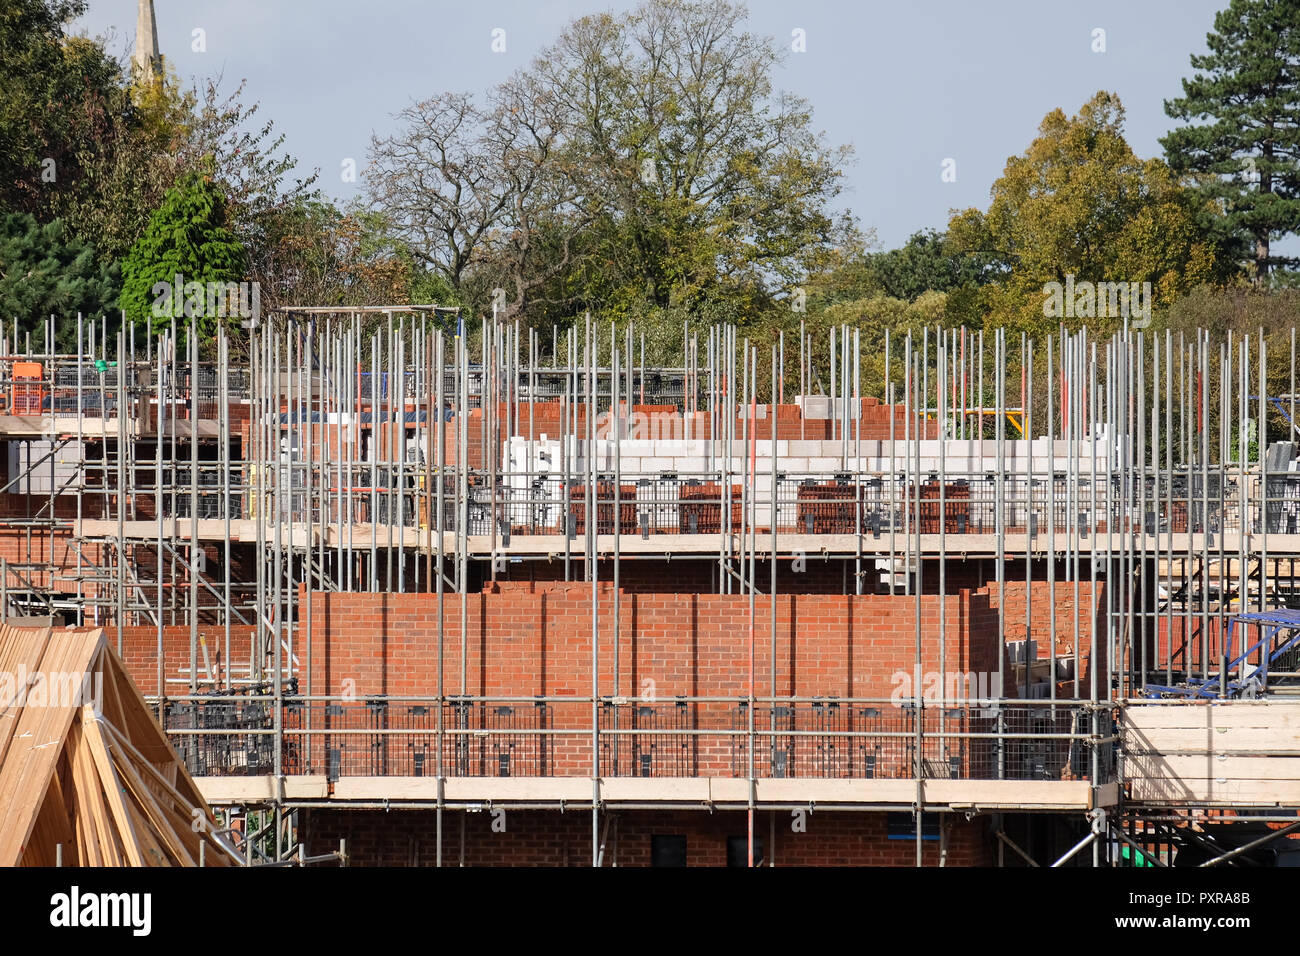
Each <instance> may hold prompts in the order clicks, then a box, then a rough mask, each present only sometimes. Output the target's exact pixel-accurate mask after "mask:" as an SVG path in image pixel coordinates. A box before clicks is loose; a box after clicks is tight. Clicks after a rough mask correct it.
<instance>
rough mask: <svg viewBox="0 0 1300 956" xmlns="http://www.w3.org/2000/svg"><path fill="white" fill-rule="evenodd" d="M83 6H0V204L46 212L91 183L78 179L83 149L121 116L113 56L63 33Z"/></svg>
mask: <svg viewBox="0 0 1300 956" xmlns="http://www.w3.org/2000/svg"><path fill="white" fill-rule="evenodd" d="M85 6H86V5H85V3H84V2H81V0H6V3H5V4H4V5H3V6H2V7H0V210H18V211H22V212H30V213H32V214H33V215H35V216H36V217H37V219H38V221H48V220H49V219H51V218H53V217H54V216H55V215H56V214H57V209H56V200H57V198H58V197H59V196H60V195H61V194H63V193H65V192H67V191H69V190H78V189H93V188H94V187H93V184H89V183H86V182H85V174H86V166H87V157H88V155H90V154H91V153H93V152H94V151H95V150H96V149H97V146H96V144H97V143H98V142H99V141H100V140H101V139H102V138H103V137H104V136H105V135H106V133H107V132H108V131H110V130H112V129H114V128H116V127H118V126H120V125H121V124H124V123H127V122H129V117H130V114H131V102H130V97H129V95H128V94H127V91H126V89H125V88H124V86H123V84H122V75H121V70H120V69H119V67H118V65H117V63H116V61H115V60H113V59H112V58H111V57H109V56H108V55H106V54H105V52H104V50H103V47H102V46H100V45H99V44H97V43H94V42H92V41H89V40H86V39H83V38H78V37H73V38H68V37H65V36H64V34H63V27H64V24H66V23H67V22H69V21H70V20H72V19H73V18H75V17H76V16H78V15H80V14H81V13H82V12H84V10H85ZM83 238H84V237H83Z"/></svg>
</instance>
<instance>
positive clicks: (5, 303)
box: [0, 213, 120, 349]
mask: <svg viewBox="0 0 1300 956" xmlns="http://www.w3.org/2000/svg"><path fill="white" fill-rule="evenodd" d="M119 287H120V285H119V282H118V272H117V267H116V266H113V265H106V264H103V263H100V262H97V261H96V255H95V249H94V247H93V246H91V245H89V244H87V243H85V242H82V241H80V240H79V239H77V238H76V237H74V236H72V235H70V234H69V232H68V230H67V228H66V227H65V226H64V224H63V223H62V222H60V221H59V220H57V219H56V220H55V221H54V222H50V223H46V224H45V225H39V224H38V223H37V222H36V219H35V218H34V217H32V216H31V215H30V214H28V213H8V214H6V215H4V216H0V316H3V317H4V318H5V320H7V321H8V320H12V319H14V318H16V319H17V320H18V328H19V331H20V332H21V331H26V332H36V333H39V332H40V330H41V329H42V328H43V324H44V322H45V321H46V319H47V318H48V317H49V316H51V315H54V316H56V317H58V318H59V319H67V318H71V317H75V316H76V314H77V313H78V312H80V313H82V314H83V315H84V316H85V317H86V318H87V319H94V320H102V318H103V317H104V316H111V317H112V319H113V320H115V319H116V315H115V314H114V313H116V302H117V296H118V290H119ZM114 324H115V322H114ZM56 328H57V335H58V347H59V348H61V349H70V348H71V347H73V346H74V345H75V343H76V326H75V323H69V322H66V321H61V322H59V323H58V324H57V326H56Z"/></svg>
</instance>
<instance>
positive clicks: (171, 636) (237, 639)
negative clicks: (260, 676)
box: [104, 624, 253, 696]
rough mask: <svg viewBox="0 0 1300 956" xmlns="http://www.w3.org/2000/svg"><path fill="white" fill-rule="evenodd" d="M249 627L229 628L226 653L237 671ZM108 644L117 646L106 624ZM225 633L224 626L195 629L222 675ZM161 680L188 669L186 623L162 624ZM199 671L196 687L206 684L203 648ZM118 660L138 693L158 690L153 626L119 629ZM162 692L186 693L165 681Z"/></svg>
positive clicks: (180, 686)
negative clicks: (234, 662)
mask: <svg viewBox="0 0 1300 956" xmlns="http://www.w3.org/2000/svg"><path fill="white" fill-rule="evenodd" d="M252 630H253V629H252V628H251V627H245V626H232V627H231V628H230V656H231V658H232V659H233V660H234V661H236V662H237V665H236V666H238V667H239V668H240V669H241V671H242V667H243V664H244V662H246V661H247V660H248V641H249V636H250V635H251V633H252ZM104 634H105V637H107V638H108V641H109V643H110V644H112V645H113V646H114V647H116V646H117V628H116V627H115V626H113V625H109V626H107V627H106V628H105V630H104ZM225 635H226V632H225V628H224V627H213V626H203V627H200V628H199V637H200V638H202V639H203V640H205V641H206V642H207V646H208V655H209V658H210V660H211V661H212V668H213V670H214V671H215V672H217V675H218V676H221V675H223V674H224V666H223V665H224V661H225V643H226V636H225ZM163 657H164V663H163V679H164V682H166V681H167V680H168V679H170V678H173V677H177V676H180V675H181V673H182V669H184V670H186V671H188V669H189V666H190V628H189V625H187V624H183V625H182V624H178V625H166V626H164V627H163ZM197 658H198V666H199V673H200V680H199V685H200V687H207V686H210V685H209V682H208V681H207V679H206V676H207V671H206V668H205V665H204V660H203V649H202V647H201V646H200V647H199V648H198V651H197ZM122 660H123V662H124V663H125V664H126V669H127V672H128V673H129V674H130V675H131V679H132V680H134V681H135V683H136V686H137V687H139V688H140V691H141V693H144V694H148V695H150V696H153V695H155V694H157V693H158V629H157V628H155V627H124V628H122ZM164 691H165V693H166V694H168V695H172V696H174V695H178V694H185V693H188V689H187V687H186V686H185V685H183V684H175V683H171V684H166V686H165V688H164Z"/></svg>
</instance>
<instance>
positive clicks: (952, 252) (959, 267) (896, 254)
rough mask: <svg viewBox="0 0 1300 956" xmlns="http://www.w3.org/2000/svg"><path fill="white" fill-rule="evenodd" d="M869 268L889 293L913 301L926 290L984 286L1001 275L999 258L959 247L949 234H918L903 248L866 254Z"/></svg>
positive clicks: (930, 232)
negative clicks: (950, 238)
mask: <svg viewBox="0 0 1300 956" xmlns="http://www.w3.org/2000/svg"><path fill="white" fill-rule="evenodd" d="M865 271H866V274H867V276H868V277H869V278H871V279H874V280H875V282H876V283H878V285H879V287H880V288H881V290H883V291H884V293H885V294H886V295H889V296H892V297H894V298H895V299H903V300H905V301H907V302H911V301H912V300H914V299H916V298H917V297H918V296H920V295H921V294H922V293H925V292H951V291H953V290H954V289H960V288H963V287H973V286H980V285H984V284H985V283H987V282H991V281H993V280H994V279H996V278H998V277H999V274H1000V269H999V263H998V262H997V260H996V258H995V257H994V256H993V255H991V254H989V253H986V252H982V251H980V250H978V249H976V250H971V251H965V250H962V249H958V248H956V247H955V246H954V244H953V243H952V242H951V241H950V240H949V239H948V236H947V235H946V234H945V233H942V232H938V231H937V230H934V229H928V230H924V231H921V232H917V233H914V234H913V235H912V236H911V237H910V238H909V239H908V240H907V242H906V243H904V244H903V246H902V247H901V248H898V249H891V250H889V251H888V252H878V253H874V254H872V255H869V256H867V257H866V262H865Z"/></svg>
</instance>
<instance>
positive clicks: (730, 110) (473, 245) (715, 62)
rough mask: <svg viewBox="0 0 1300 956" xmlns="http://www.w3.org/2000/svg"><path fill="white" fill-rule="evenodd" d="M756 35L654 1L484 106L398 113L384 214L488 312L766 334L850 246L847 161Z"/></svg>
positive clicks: (421, 107)
mask: <svg viewBox="0 0 1300 956" xmlns="http://www.w3.org/2000/svg"><path fill="white" fill-rule="evenodd" d="M746 17H747V14H746V11H745V9H744V8H743V7H741V6H739V5H736V4H732V3H729V2H726V0H648V2H645V3H643V4H642V5H641V6H639V7H637V8H636V9H635V10H633V11H631V12H630V13H628V14H625V15H624V14H620V15H614V14H611V13H600V14H594V15H591V16H586V17H582V18H580V19H578V20H575V21H574V22H572V23H571V24H569V26H568V27H567V28H566V29H565V30H564V31H563V32H562V33H561V34H560V36H559V37H558V38H557V40H556V41H555V42H554V43H553V44H551V45H550V46H549V47H547V48H546V49H545V50H543V51H542V53H541V54H540V55H539V56H538V57H537V58H536V59H535V60H534V62H533V63H532V64H531V65H530V66H529V67H528V68H527V69H526V70H523V71H521V72H520V73H518V74H516V75H515V76H513V77H511V78H510V79H509V80H508V81H506V82H504V83H502V84H500V85H499V86H498V87H496V88H494V89H493V90H491V91H490V92H489V94H488V96H487V97H486V98H485V99H486V102H485V104H483V105H479V104H477V103H475V102H474V100H473V98H472V97H470V96H468V95H463V94H455V93H442V94H439V95H436V96H434V97H431V98H429V99H427V100H425V101H423V102H421V103H418V104H415V105H414V106H413V107H411V108H409V109H408V110H406V111H404V112H403V114H402V118H403V119H404V120H406V121H407V125H406V128H405V129H403V130H401V131H400V132H398V133H396V134H394V135H392V136H389V137H385V138H383V139H376V140H375V141H374V143H373V145H372V152H371V169H370V171H369V173H368V175H367V184H368V189H369V194H370V200H371V202H372V204H373V206H374V208H375V209H376V210H378V211H382V212H383V213H384V215H385V216H386V218H387V219H388V221H389V222H390V223H391V224H392V227H393V229H394V230H395V234H396V235H397V236H398V237H400V238H401V239H402V240H403V241H405V242H407V243H408V245H409V248H410V249H411V251H412V253H413V255H415V256H416V257H417V258H418V259H419V260H420V261H421V262H422V263H424V264H425V265H426V266H427V267H428V268H430V269H432V270H434V271H437V272H439V273H440V274H442V275H443V276H444V277H445V278H446V280H447V282H448V284H449V285H450V286H451V287H452V288H453V289H454V290H455V291H456V293H457V295H458V296H459V297H460V298H461V299H462V300H463V301H466V302H468V303H470V304H472V306H473V307H474V308H475V309H478V310H482V311H483V312H487V311H489V310H490V309H491V308H492V303H493V301H495V302H496V303H497V306H498V309H500V307H501V305H502V302H503V300H504V307H505V312H506V314H507V315H508V316H521V317H523V318H525V319H526V320H528V321H531V322H534V323H536V324H539V325H545V324H549V323H550V322H552V321H567V320H568V319H569V318H570V317H572V316H573V315H580V314H582V313H583V312H585V311H590V312H591V313H592V314H593V315H598V316H600V317H602V318H622V317H625V316H628V315H633V314H638V315H651V314H656V313H658V312H663V311H665V310H667V311H666V312H665V314H668V313H673V314H675V313H676V312H677V311H679V310H686V311H688V312H690V313H693V314H696V315H699V316H705V315H707V316H717V317H720V318H721V317H727V318H734V319H737V320H739V321H742V322H754V321H756V320H757V319H758V318H759V316H761V315H762V313H763V312H764V310H766V309H768V308H771V307H772V305H773V304H774V303H775V302H776V301H778V300H781V299H784V298H786V297H788V296H791V295H793V294H794V293H795V290H796V288H797V287H798V285H799V284H800V283H801V282H802V281H803V280H804V279H805V278H806V277H807V276H808V275H809V274H810V273H811V272H813V271H815V270H816V269H818V268H821V267H822V266H823V265H824V260H825V259H826V257H827V256H828V254H829V253H830V252H831V250H833V249H834V248H835V247H836V246H837V245H842V244H851V243H852V242H853V241H854V239H855V238H856V229H855V226H854V223H853V221H852V220H851V219H850V218H846V217H844V216H840V217H838V218H837V217H836V215H835V214H834V212H833V210H832V208H831V207H832V203H833V201H834V199H835V198H836V196H837V195H838V194H839V192H840V188H841V177H842V168H843V166H844V164H845V163H846V162H847V161H848V159H849V158H850V150H849V149H848V148H847V147H833V146H830V145H828V144H827V143H826V142H825V141H824V136H823V135H822V134H821V133H820V132H818V131H817V130H816V128H815V127H814V126H813V122H812V110H811V108H810V107H809V105H808V104H807V103H806V102H804V101H803V100H801V99H799V98H798V97H794V96H791V95H789V94H787V93H783V92H779V91H776V90H775V89H774V88H773V77H774V74H775V72H776V70H777V69H778V67H779V66H780V63H781V61H782V58H783V56H784V47H783V45H781V44H778V43H776V42H775V41H773V40H772V39H771V38H768V37H762V36H757V35H755V34H753V33H751V32H749V30H748V29H747V23H746ZM497 290H500V292H497Z"/></svg>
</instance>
